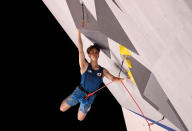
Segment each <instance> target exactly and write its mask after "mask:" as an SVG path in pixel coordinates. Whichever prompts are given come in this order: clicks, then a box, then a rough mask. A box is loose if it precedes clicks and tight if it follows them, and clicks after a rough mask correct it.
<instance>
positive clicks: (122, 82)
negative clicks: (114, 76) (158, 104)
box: [120, 80, 151, 131]
mask: <svg viewBox="0 0 192 131" xmlns="http://www.w3.org/2000/svg"><path fill="white" fill-rule="evenodd" d="M120 81H121V80H120ZM121 83H122V85H123V86H124V87H125V89H126V90H127V92H128V93H129V95H130V96H131V98H132V99H133V101H134V102H135V104H136V106H137V108H138V109H139V110H140V112H141V114H142V115H143V117H144V118H145V120H146V122H147V124H148V126H149V130H150V131H151V125H150V124H149V122H148V120H147V118H146V117H145V115H144V113H143V111H142V110H141V108H140V107H139V105H138V104H137V102H136V101H135V99H134V98H133V96H132V95H131V93H130V92H129V90H128V89H127V87H126V86H125V85H124V83H123V82H122V81H121Z"/></svg>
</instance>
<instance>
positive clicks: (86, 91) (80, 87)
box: [78, 86, 89, 95]
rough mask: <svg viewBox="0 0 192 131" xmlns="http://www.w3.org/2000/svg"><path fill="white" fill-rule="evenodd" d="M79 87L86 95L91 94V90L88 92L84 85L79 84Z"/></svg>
mask: <svg viewBox="0 0 192 131" xmlns="http://www.w3.org/2000/svg"><path fill="white" fill-rule="evenodd" d="M78 88H79V89H80V90H81V91H83V92H84V93H85V94H86V95H88V94H89V92H87V91H86V90H85V89H84V88H83V87H82V86H78Z"/></svg>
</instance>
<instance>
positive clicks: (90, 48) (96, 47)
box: [87, 45, 100, 54]
mask: <svg viewBox="0 0 192 131" xmlns="http://www.w3.org/2000/svg"><path fill="white" fill-rule="evenodd" d="M92 49H96V50H97V51H98V52H100V48H99V46H98V45H91V46H90V47H89V48H87V53H88V54H89V53H90V51H91V50H92Z"/></svg>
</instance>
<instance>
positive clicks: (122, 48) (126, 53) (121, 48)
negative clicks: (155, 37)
mask: <svg viewBox="0 0 192 131" xmlns="http://www.w3.org/2000/svg"><path fill="white" fill-rule="evenodd" d="M120 54H121V55H129V56H131V53H130V52H129V50H128V49H127V48H125V47H124V46H122V45H120Z"/></svg>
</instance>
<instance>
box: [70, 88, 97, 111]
mask: <svg viewBox="0 0 192 131" xmlns="http://www.w3.org/2000/svg"><path fill="white" fill-rule="evenodd" d="M85 96H86V94H85V93H84V92H82V91H81V90H80V89H79V88H76V89H75V91H74V92H73V93H72V95H71V96H70V97H68V98H67V99H66V103H67V104H68V105H70V106H75V105H77V104H78V103H80V107H79V110H80V111H82V112H83V113H84V114H87V112H88V111H89V110H90V108H91V104H92V103H93V101H94V99H95V95H92V96H90V97H89V98H88V99H87V100H86V99H84V98H85Z"/></svg>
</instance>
